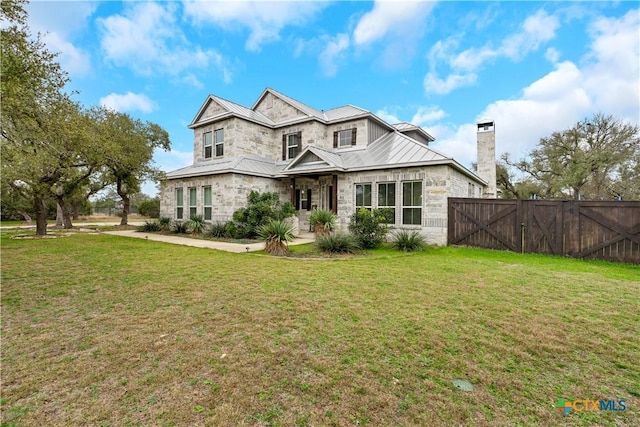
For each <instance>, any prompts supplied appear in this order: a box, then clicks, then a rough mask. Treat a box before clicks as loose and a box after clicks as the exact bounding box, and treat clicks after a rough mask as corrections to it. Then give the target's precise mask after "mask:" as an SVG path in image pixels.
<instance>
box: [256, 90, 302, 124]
mask: <svg viewBox="0 0 640 427" xmlns="http://www.w3.org/2000/svg"><path fill="white" fill-rule="evenodd" d="M255 110H256V111H258V112H260V113H262V114H264V115H265V116H267V117H269V118H270V119H271V120H273V121H275V122H280V121H284V120H290V119H295V118H296V117H302V116H304V115H305V114H304V113H303V112H301V111H299V110H298V109H297V108H295V107H293V106H292V105H291V104H289V103H287V102H284V101H283V100H281V99H280V98H278V97H277V96H274V95H273V94H271V93H267V94H266V95H265V97H264V98H262V100H261V101H260V103H259V104H258V105H256V108H255Z"/></svg>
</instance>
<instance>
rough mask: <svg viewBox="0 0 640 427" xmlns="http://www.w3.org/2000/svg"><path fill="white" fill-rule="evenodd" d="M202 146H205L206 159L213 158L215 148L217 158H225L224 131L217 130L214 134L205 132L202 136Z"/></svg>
mask: <svg viewBox="0 0 640 427" xmlns="http://www.w3.org/2000/svg"><path fill="white" fill-rule="evenodd" d="M202 145H203V146H204V158H205V159H210V158H212V157H213V153H214V146H215V156H216V157H221V156H224V129H216V130H215V131H213V132H205V133H204V134H203V135H202Z"/></svg>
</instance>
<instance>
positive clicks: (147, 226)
mask: <svg viewBox="0 0 640 427" xmlns="http://www.w3.org/2000/svg"><path fill="white" fill-rule="evenodd" d="M138 231H142V232H145V233H152V232H155V231H160V224H159V223H157V222H156V221H145V222H144V225H141V226H139V227H138Z"/></svg>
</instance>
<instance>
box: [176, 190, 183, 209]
mask: <svg viewBox="0 0 640 427" xmlns="http://www.w3.org/2000/svg"><path fill="white" fill-rule="evenodd" d="M182 203H183V196H182V188H176V206H182Z"/></svg>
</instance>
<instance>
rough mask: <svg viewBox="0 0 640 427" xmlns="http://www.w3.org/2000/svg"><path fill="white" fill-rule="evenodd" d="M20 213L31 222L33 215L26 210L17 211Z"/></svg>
mask: <svg viewBox="0 0 640 427" xmlns="http://www.w3.org/2000/svg"><path fill="white" fill-rule="evenodd" d="M17 212H18V213H19V214H20V215H22V217H23V218H24V220H25V221H27V222H28V223H31V215H29V214H28V213H26V212H25V211H17Z"/></svg>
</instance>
